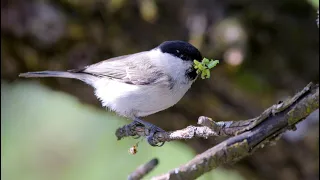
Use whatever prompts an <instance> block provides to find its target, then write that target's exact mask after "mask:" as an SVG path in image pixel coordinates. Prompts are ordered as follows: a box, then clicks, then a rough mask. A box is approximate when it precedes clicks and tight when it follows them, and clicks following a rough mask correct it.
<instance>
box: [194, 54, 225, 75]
mask: <svg viewBox="0 0 320 180" xmlns="http://www.w3.org/2000/svg"><path fill="white" fill-rule="evenodd" d="M193 63H194V68H195V69H196V70H197V74H201V79H206V78H210V69H212V68H213V67H215V66H216V65H217V64H218V63H219V60H212V59H211V60H209V59H207V58H203V59H202V61H201V62H199V61H197V60H194V61H193Z"/></svg>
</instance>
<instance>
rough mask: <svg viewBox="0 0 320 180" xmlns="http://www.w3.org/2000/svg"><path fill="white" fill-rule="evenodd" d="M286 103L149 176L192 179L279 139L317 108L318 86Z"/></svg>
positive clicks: (174, 179)
mask: <svg viewBox="0 0 320 180" xmlns="http://www.w3.org/2000/svg"><path fill="white" fill-rule="evenodd" d="M288 102H290V103H289V104H290V105H289V106H286V107H285V108H284V109H281V111H279V112H276V113H275V114H269V116H267V117H266V118H265V119H264V120H263V121H261V122H259V124H256V126H254V127H253V128H252V129H250V130H247V131H245V132H243V133H242V134H239V135H236V136H234V137H231V138H229V139H227V140H225V141H223V142H221V143H220V144H218V145H216V146H214V147H212V148H210V149H208V150H207V151H205V152H204V153H202V154H199V155H197V156H196V157H195V158H194V159H192V160H191V161H189V162H188V163H187V164H185V165H182V166H181V167H179V168H176V169H173V170H171V171H169V172H168V173H166V174H164V175H161V176H157V177H154V178H153V179H154V180H167V179H170V180H180V179H196V178H197V177H199V176H201V175H202V174H204V173H206V172H209V171H210V170H212V169H214V168H216V167H218V166H220V165H222V164H226V163H234V162H236V161H238V160H240V159H242V158H243V157H245V156H248V155H249V154H251V153H253V152H254V151H255V150H256V149H257V148H258V147H263V146H265V145H268V144H270V143H272V142H274V141H275V140H277V139H279V137H280V135H281V134H282V133H283V132H285V131H286V130H291V129H294V127H295V124H297V123H298V122H300V121H302V120H304V119H305V118H306V117H307V116H308V115H309V114H311V113H312V112H313V111H315V110H316V109H318V108H319V86H318V85H313V84H309V85H307V86H306V87H305V88H304V89H303V90H302V91H301V92H299V93H297V95H296V96H294V97H293V98H291V99H289V100H287V101H285V102H284V104H287V103H288ZM275 106H277V105H275ZM273 110H274V109H273ZM265 112H266V111H265ZM259 117H261V116H259ZM255 122H256V121H255Z"/></svg>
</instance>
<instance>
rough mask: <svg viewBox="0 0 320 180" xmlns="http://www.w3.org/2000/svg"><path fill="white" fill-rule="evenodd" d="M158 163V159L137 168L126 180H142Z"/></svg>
mask: <svg viewBox="0 0 320 180" xmlns="http://www.w3.org/2000/svg"><path fill="white" fill-rule="evenodd" d="M158 163H159V161H158V159H157V158H154V159H152V160H151V161H149V162H147V163H146V164H143V165H141V166H139V167H138V168H137V169H136V170H135V171H134V172H132V173H131V174H130V175H129V177H128V180H139V179H141V178H143V177H144V176H145V175H147V174H148V173H149V172H150V171H152V170H153V169H154V168H155V167H156V166H157V165H158Z"/></svg>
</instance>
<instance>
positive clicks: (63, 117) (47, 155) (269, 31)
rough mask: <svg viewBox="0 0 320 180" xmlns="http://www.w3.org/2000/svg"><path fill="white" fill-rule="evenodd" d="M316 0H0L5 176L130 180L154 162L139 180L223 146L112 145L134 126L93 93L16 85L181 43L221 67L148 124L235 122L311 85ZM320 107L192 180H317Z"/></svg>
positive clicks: (315, 76)
mask: <svg viewBox="0 0 320 180" xmlns="http://www.w3.org/2000/svg"><path fill="white" fill-rule="evenodd" d="M318 7H319V1H318V0H277V1H275V0H274V1H267V0H223V1H221V0H198V1H194V0H174V1H172V0H159V1H156V0H90V1H87V0H1V178H2V179H4V180H29V179H30V180H44V179H46V180H82V179H83V180H87V179H91V180H106V179H126V177H127V176H128V174H129V173H130V172H132V171H133V170H134V169H135V168H136V167H137V166H138V165H140V164H143V163H145V162H147V161H149V160H150V159H151V158H154V157H157V158H159V161H160V165H159V166H158V167H157V168H156V169H155V170H154V171H153V172H152V173H151V174H150V175H149V176H148V177H146V178H145V179H149V178H150V177H151V176H152V175H157V174H160V173H164V172H166V171H168V170H170V169H172V168H174V167H177V166H179V165H181V164H183V163H186V162H187V161H188V160H190V159H191V158H192V157H193V156H195V155H196V154H197V153H201V152H203V151H205V150H206V149H208V148H210V147H212V146H214V145H215V144H217V143H218V142H220V141H221V140H223V139H222V138H211V139H207V140H204V139H194V140H190V141H185V142H170V143H166V144H165V146H163V147H161V148H154V147H150V146H149V145H148V144H147V143H146V142H145V141H143V142H141V143H140V144H139V148H138V153H137V154H136V155H134V156H133V155H130V154H129V153H128V149H129V147H131V146H132V145H133V144H135V143H136V142H137V140H134V139H132V138H128V139H125V140H122V141H117V140H116V137H115V135H114V133H115V130H116V129H117V128H118V127H120V126H122V125H124V124H126V123H129V122H130V121H128V120H126V119H124V118H119V117H118V116H116V115H115V114H114V113H112V112H108V111H105V110H104V109H103V108H101V106H100V103H99V102H98V100H97V99H96V98H95V97H94V95H93V89H92V88H91V87H89V86H87V85H85V84H83V83H82V82H79V81H76V80H70V79H58V78H48V79H41V80H40V79H28V80H26V79H20V78H18V74H19V73H21V72H26V71H39V70H47V69H50V70H67V69H74V68H79V67H82V66H85V65H88V64H92V63H95V62H98V61H101V60H103V59H107V58H110V57H114V56H120V55H125V54H130V53H135V52H138V51H144V50H148V49H151V48H154V47H155V46H157V45H158V44H160V43H161V42H163V41H165V40H175V39H178V40H184V41H188V42H190V43H192V44H193V45H195V46H196V47H198V48H199V49H200V51H201V52H202V54H203V55H204V56H205V57H209V58H215V59H220V60H221V63H220V64H219V65H218V66H217V67H216V68H214V69H213V70H212V72H211V73H212V77H211V78H210V79H209V80H198V81H197V82H196V83H195V84H194V85H193V86H192V88H191V90H190V91H189V92H188V93H187V94H186V95H185V96H184V98H183V99H182V100H181V101H180V102H179V103H178V104H177V105H176V106H174V107H172V108H170V109H168V110H165V111H163V112H160V113H157V114H155V115H151V116H149V117H147V118H145V119H146V120H148V121H150V122H152V123H154V124H156V125H158V126H160V127H162V128H163V129H165V130H175V129H180V128H184V127H186V126H188V125H195V124H196V122H197V118H198V117H199V116H201V115H205V116H209V117H212V118H213V119H214V120H216V121H227V120H243V119H247V118H252V117H255V116H257V115H259V114H260V113H261V112H262V111H263V110H264V109H265V108H267V107H269V106H270V105H272V104H273V103H276V102H277V101H279V100H281V99H284V98H286V97H288V96H290V95H293V94H294V93H295V92H297V91H299V90H301V89H302V88H303V87H304V86H305V85H306V84H307V83H309V82H310V81H313V82H315V83H317V82H318V81H319V67H318V66H319V51H318V48H319V29H318V27H317V24H316V18H317V9H318ZM318 126H319V111H316V112H314V113H313V114H312V115H310V116H309V117H308V119H307V120H306V121H304V122H302V123H301V124H299V125H298V130H297V131H295V132H289V133H286V134H285V135H284V136H283V137H282V138H281V140H280V141H279V142H278V143H277V145H276V146H271V147H266V148H264V149H261V150H259V151H257V152H256V153H255V154H254V155H252V156H250V157H247V158H245V159H243V160H242V161H240V162H239V163H236V164H232V165H226V166H223V167H220V168H218V169H216V170H213V171H212V172H210V173H207V174H206V175H205V176H202V177H201V178H199V179H203V180H205V179H208V180H209V179H222V180H223V179H225V180H233V179H235V180H242V179H259V180H267V179H274V180H286V179H291V180H316V179H319V177H318V176H319V153H318V150H319V141H318V140H319V128H318Z"/></svg>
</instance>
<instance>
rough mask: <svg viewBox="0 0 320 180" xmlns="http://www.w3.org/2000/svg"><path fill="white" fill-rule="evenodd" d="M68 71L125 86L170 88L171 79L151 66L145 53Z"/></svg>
mask: <svg viewBox="0 0 320 180" xmlns="http://www.w3.org/2000/svg"><path fill="white" fill-rule="evenodd" d="M70 71H71V72H75V73H86V74H90V75H93V76H97V77H106V78H109V79H112V80H117V81H120V82H124V83H127V84H135V85H154V84H158V83H162V84H163V85H167V86H172V85H171V84H172V82H171V81H172V79H171V77H170V76H169V75H167V74H166V73H164V72H162V71H161V70H160V69H158V68H156V67H155V66H154V64H152V61H151V59H150V57H149V56H148V53H147V52H141V53H136V54H131V55H126V56H120V57H115V58H111V59H107V60H105V61H102V62H99V63H96V64H92V65H90V66H86V67H85V68H82V69H78V70H70Z"/></svg>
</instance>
